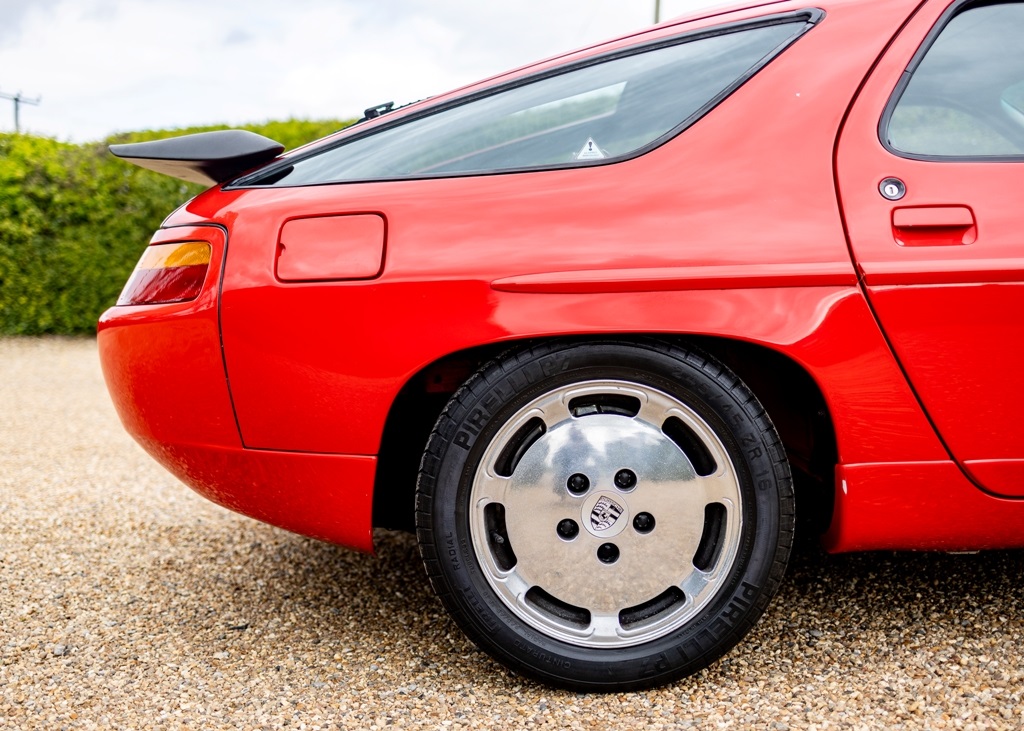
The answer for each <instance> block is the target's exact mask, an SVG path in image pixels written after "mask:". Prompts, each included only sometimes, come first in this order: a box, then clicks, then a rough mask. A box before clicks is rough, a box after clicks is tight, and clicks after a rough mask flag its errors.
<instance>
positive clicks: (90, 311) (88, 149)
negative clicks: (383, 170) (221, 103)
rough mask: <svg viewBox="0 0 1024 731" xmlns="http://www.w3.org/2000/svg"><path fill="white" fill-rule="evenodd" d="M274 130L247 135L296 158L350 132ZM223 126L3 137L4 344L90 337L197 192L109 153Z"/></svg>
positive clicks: (0, 247)
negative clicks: (74, 140)
mask: <svg viewBox="0 0 1024 731" xmlns="http://www.w3.org/2000/svg"><path fill="white" fill-rule="evenodd" d="M345 124H347V123H345V122H341V121H338V120H327V121H318V122H311V121H302V120H291V121H287V122H269V123H267V124H262V125H246V126H245V127H244V128H243V129H249V130H252V131H253V132H257V133H259V134H263V135H266V136H267V137H270V138H272V139H275V140H277V141H279V142H281V143H282V144H283V145H285V147H286V148H288V149H291V148H294V147H297V146H299V145H302V144H305V143H306V142H309V141H311V140H314V139H317V138H319V137H322V136H324V135H326V134H329V133H330V132H333V131H335V130H338V129H340V128H342V127H344V126H345ZM212 129H227V127H224V126H218V127H202V128H192V129H186V130H163V131H151V132H134V133H127V134H120V135H115V136H114V137H111V138H110V139H108V140H104V141H103V142H102V143H92V144H85V145H72V144H67V143H63V142H58V141H56V140H52V139H48V138H42V137H32V136H29V135H15V134H0V334H15V335H37V334H43V333H60V334H74V333H90V332H94V331H95V328H96V320H97V318H98V317H99V316H100V313H102V312H103V310H105V309H106V308H107V307H109V306H110V305H112V304H113V303H114V302H115V300H116V299H117V295H118V294H119V293H120V291H121V287H122V286H124V283H125V281H127V279H128V276H129V275H130V274H131V271H132V268H133V267H134V266H135V262H136V261H137V260H138V258H139V255H140V254H141V253H142V250H143V248H144V247H145V245H146V244H147V243H148V242H149V239H150V237H151V236H152V234H153V231H154V230H156V228H157V227H158V226H159V225H160V222H161V221H162V220H163V219H164V217H165V216H166V215H167V214H168V213H170V212H171V211H172V210H174V208H176V207H177V206H178V205H179V204H181V203H182V202H184V201H185V200H187V199H189V198H190V197H192V196H194V195H195V194H196V193H198V192H200V191H201V190H202V187H201V186H197V185H193V184H190V183H183V182H181V181H180V180H176V179H174V178H169V177H167V176H164V175H158V174H157V173H152V172H149V171H148V170H143V169H141V168H138V167H136V166H134V165H131V164H129V163H126V162H124V161H121V160H118V159H116V158H114V157H113V156H112V155H110V154H109V153H108V152H107V145H108V144H111V143H117V142H128V141H132V142H135V141H142V140H150V139H159V138H163V137H173V136H176V135H180V134H188V133H190V132H204V131H207V130H212Z"/></svg>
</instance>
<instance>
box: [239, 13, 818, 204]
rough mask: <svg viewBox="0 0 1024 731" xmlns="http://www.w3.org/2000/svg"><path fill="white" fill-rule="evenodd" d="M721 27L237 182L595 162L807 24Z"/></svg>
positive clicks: (699, 108)
mask: <svg viewBox="0 0 1024 731" xmlns="http://www.w3.org/2000/svg"><path fill="white" fill-rule="evenodd" d="M810 23H811V16H809V15H808V14H806V13H804V14H799V15H796V16H792V15H791V16H785V17H782V18H775V19H772V20H768V21H762V22H761V24H759V25H755V26H751V25H749V24H748V25H746V26H740V27H735V26H733V27H725V28H723V29H720V30H718V31H712V32H710V33H708V32H705V33H702V34H700V35H697V36H689V37H683V38H679V39H674V40H672V41H670V42H668V43H660V44H659V45H657V46H647V47H644V48H640V49H632V50H630V51H627V52H621V53H617V54H613V55H609V56H606V57H603V58H599V59H597V60H591V61H588V62H585V64H581V65H576V66H570V67H568V68H566V69H561V70H559V71H556V72H548V73H545V74H543V75H541V76H538V77H534V78H533V79H527V80H525V81H523V80H520V81H518V82H516V83H515V84H514V85H509V86H505V87H498V88H497V89H496V90H492V91H490V92H487V93H485V95H478V96H475V97H470V98H468V100H462V101H461V102H456V103H455V105H454V106H447V107H445V108H440V109H438V110H426V111H425V112H424V113H423V114H421V115H418V116H416V117H413V118H408V119H402V120H396V124H395V125H393V126H391V127H383V128H379V129H376V130H372V131H370V132H369V133H368V134H366V135H364V136H361V137H360V136H358V133H356V136H354V137H350V138H348V139H346V140H344V141H343V142H341V143H339V144H338V145H336V146H334V147H331V148H328V149H325V150H316V151H313V152H312V153H311V154H310V155H309V156H307V157H305V158H298V159H290V160H288V161H287V162H285V163H284V164H283V165H279V166H275V167H273V168H270V169H268V170H266V171H264V172H261V173H258V174H257V175H256V176H254V177H252V178H249V179H247V180H242V181H239V183H240V184H243V185H281V186H293V185H309V184H315V183H333V182H342V181H353V180H380V179H400V178H423V177H434V176H452V175H466V174H481V173H491V172H504V171H511V170H528V169H537V168H559V167H572V166H579V165H589V164H600V163H602V162H607V161H615V160H619V159H623V158H626V157H630V156H633V155H635V154H639V153H641V152H643V151H646V149H650V148H652V147H654V146H656V145H657V144H659V143H660V142H663V141H665V140H667V139H669V138H670V137H671V136H673V135H674V134H676V133H678V132H679V131H680V130H682V129H684V128H685V127H686V126H688V125H689V124H692V123H693V122H694V121H696V120H697V119H699V118H700V117H701V116H702V115H703V114H705V113H706V112H707V111H708V110H710V109H711V108H712V107H713V106H714V105H715V104H717V103H718V102H719V101H721V100H722V99H723V98H725V97H726V96H727V95H728V94H729V93H731V92H732V91H733V90H734V89H735V88H737V87H738V86H740V84H742V83H743V82H744V81H745V80H746V79H747V78H749V77H750V76H751V75H753V74H754V73H755V72H756V71H757V70H758V69H760V68H761V67H762V66H763V65H764V64H766V63H767V62H768V61H769V60H771V58H772V57H773V56H775V55H776V54H777V53H778V52H780V51H781V50H782V49H783V48H785V47H786V46H787V45H788V44H789V43H791V42H792V41H793V40H794V39H795V38H797V37H798V36H799V35H800V34H801V33H803V32H804V31H805V30H806V29H807V28H809V27H810Z"/></svg>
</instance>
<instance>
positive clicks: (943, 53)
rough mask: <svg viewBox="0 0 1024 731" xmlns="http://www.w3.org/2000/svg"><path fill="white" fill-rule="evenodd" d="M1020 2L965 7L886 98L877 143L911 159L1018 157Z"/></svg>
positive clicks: (1022, 134) (1023, 129)
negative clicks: (890, 98)
mask: <svg viewBox="0 0 1024 731" xmlns="http://www.w3.org/2000/svg"><path fill="white" fill-rule="evenodd" d="M1022 29H1024V3H998V4H984V5H974V6H969V7H967V8H966V9H965V10H962V11H960V12H959V13H958V14H957V15H955V16H953V18H952V19H951V20H950V21H949V22H948V23H947V24H946V25H945V27H943V28H942V31H941V32H940V33H939V34H938V36H937V37H936V38H935V39H934V41H933V42H932V44H931V45H930V46H929V47H928V48H927V50H926V51H925V52H924V53H923V55H922V56H920V57H919V60H917V61H916V65H915V64H911V71H912V73H911V74H910V76H909V78H908V79H905V80H904V82H903V84H902V85H901V87H900V88H898V89H897V91H896V94H894V100H895V101H893V102H890V104H889V108H890V110H891V111H890V112H889V114H888V115H887V117H886V118H885V119H883V141H884V142H885V143H886V144H887V145H888V147H889V148H890V149H891V150H892V151H894V152H896V153H898V154H904V155H906V156H909V157H924V158H993V157H994V158H1017V157H1022V156H1024V35H1022Z"/></svg>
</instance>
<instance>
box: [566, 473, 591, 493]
mask: <svg viewBox="0 0 1024 731" xmlns="http://www.w3.org/2000/svg"><path fill="white" fill-rule="evenodd" d="M565 486H566V487H568V488H569V492H571V493H572V494H573V495H582V494H583V493H585V492H586V491H587V490H589V489H590V480H589V479H588V478H587V476H586V475H581V474H580V473H579V472H577V473H576V474H575V475H572V476H571V477H570V478H569V480H568V481H567V482H566V483H565Z"/></svg>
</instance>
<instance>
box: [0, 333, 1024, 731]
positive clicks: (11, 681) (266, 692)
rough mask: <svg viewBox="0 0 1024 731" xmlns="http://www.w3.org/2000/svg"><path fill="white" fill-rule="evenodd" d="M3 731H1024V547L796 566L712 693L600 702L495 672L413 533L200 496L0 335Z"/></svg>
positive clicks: (78, 391) (89, 345)
mask: <svg viewBox="0 0 1024 731" xmlns="http://www.w3.org/2000/svg"><path fill="white" fill-rule="evenodd" d="M0 376H2V378H0V444H3V445H4V448H3V450H2V452H0V728H3V729H7V728H19V729H20V728H26V729H60V728H69V729H79V728H81V729H92V728H130V729H145V728H158V729H174V728H202V729H207V728H211V729H212V728H239V729H241V728H245V729H248V728H282V727H287V728H292V729H327V728H332V729H334V728H358V729H374V728H383V727H386V726H392V727H397V728H412V727H418V728H459V727H470V728H482V727H494V728H502V729H504V728H533V727H540V726H544V727H548V728H559V729H563V728H582V729H617V728H638V727H641V726H644V727H648V728H653V729H659V728H689V727H695V728H702V729H707V728H737V729H745V728H767V729H787V728H792V729H797V728H821V729H823V728H850V729H861V728H914V729H917V728H985V729H1002V728H1005V729H1010V728H1021V727H1022V726H1024V710H1022V706H1021V698H1022V695H1024V670H1022V665H1024V663H1022V660H1024V648H1022V640H1024V618H1022V616H1021V611H1020V606H1021V603H1022V600H1024V588H1022V583H1024V582H1022V569H1024V552H1021V551H1008V552H997V553H987V554H978V555H957V556H953V555H931V554H890V553H885V554H878V553H876V554H865V555H851V556H825V555H823V554H821V553H820V552H819V551H817V550H816V549H814V548H804V549H802V550H801V551H799V552H798V554H797V555H796V556H795V558H794V561H793V565H792V567H791V571H790V573H789V576H788V578H787V580H786V582H785V584H784V585H783V587H782V590H781V592H780V594H779V596H778V597H776V599H775V601H774V603H773V604H772V606H771V608H770V609H769V611H768V613H767V614H766V615H765V617H764V618H763V619H762V621H761V622H760V624H759V625H758V627H757V628H756V629H755V631H754V632H753V633H752V634H751V636H750V637H748V638H747V641H746V642H744V643H743V644H742V645H741V646H740V647H738V648H736V649H735V650H734V651H733V652H732V653H730V654H729V655H728V656H727V657H726V658H725V659H723V660H722V661H720V662H719V663H717V664H716V665H715V666H713V667H712V668H710V669H709V670H706V671H704V672H702V673H700V674H698V675H697V676H695V677H692V678H689V679H686V680H684V681H682V682H679V683H677V684H675V685H673V686H671V687H668V688H663V689H660V690H656V691H650V692H646V693H628V694H618V695H615V694H610V695H593V696H584V695H579V694H574V693H566V692H561V691H555V690H551V689H549V688H545V687H542V686H539V685H536V684H534V683H532V682H528V681H524V680H522V679H520V678H518V677H516V676H514V675H511V674H510V673H508V672H506V671H505V670H503V669H502V668H501V667H500V666H498V665H497V664H496V663H494V662H492V661H491V660H490V659H489V658H487V657H486V656H485V655H483V654H482V653H480V652H478V651H477V650H476V649H475V648H474V647H473V646H472V645H471V644H470V643H469V642H468V641H467V640H465V639H464V638H463V637H462V635H461V634H460V633H459V631H458V629H457V628H456V627H455V626H454V625H453V624H452V623H451V622H450V621H449V620H448V619H447V618H446V617H445V615H444V613H443V611H442V609H441V607H440V605H439V603H438V602H437V601H436V600H435V599H434V597H433V596H432V594H431V593H430V588H429V586H428V585H427V582H426V580H425V578H424V575H423V569H422V567H421V565H420V561H419V558H418V556H417V552H416V547H415V543H414V541H413V540H412V538H411V537H410V536H406V535H397V534H389V533H380V534H379V535H378V544H379V554H380V555H379V557H377V558H373V557H370V556H364V555H359V554H356V553H353V552H350V551H347V550H344V549H341V548H337V547H335V546H330V545H325V544H323V543H318V542H315V541H311V540H307V539H304V538H300V537H298V536H294V535H291V534H289V533H285V532H284V531H280V530H277V529H275V528H271V527H268V526H264V525H261V524H259V523H256V522H254V521H252V520H249V519H247V518H243V517H241V516H237V515H234V514H232V513H230V512H228V511H226V510H223V509H221V508H219V507H217V506H215V505H212V504H211V503H208V502H206V501H205V500H203V499H202V498H200V497H198V496H197V495H194V494H193V493H192V492H191V491H190V490H188V489H187V488H186V487H184V486H182V485H181V484H180V483H178V482H177V481H176V480H175V479H174V478H173V477H171V476H170V475H169V474H167V473H166V472H164V471H163V469H162V468H160V467H159V466H157V465H156V464H155V463H154V462H153V461H152V460H151V459H150V458H149V457H148V456H146V455H145V454H144V453H143V452H142V450H141V449H139V448H138V447H137V446H136V445H135V444H134V443H133V442H132V441H131V439H130V438H129V437H128V436H126V435H125V434H124V432H123V431H122V429H121V426H120V424H119V422H118V420H117V417H116V415H115V414H114V411H113V408H112V407H111V405H110V402H109V400H108V398H107V395H106V391H105V389H104V386H103V382H102V377H101V375H100V371H99V366H98V363H97V357H96V344H95V342H94V341H92V340H67V339H42V340H36V339H24V340H18V339H13V340H11V339H9V340H0Z"/></svg>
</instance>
